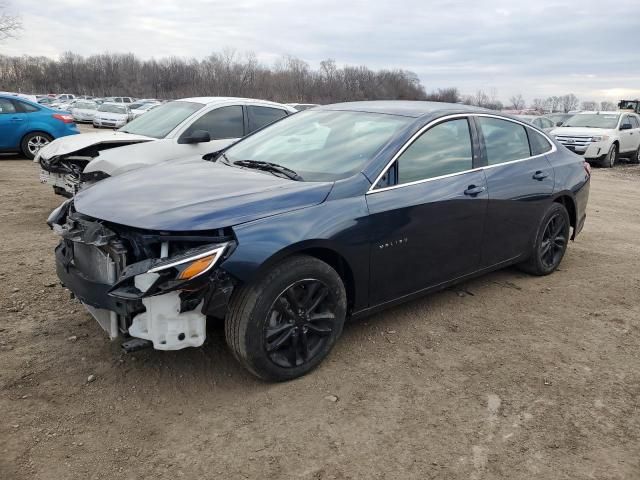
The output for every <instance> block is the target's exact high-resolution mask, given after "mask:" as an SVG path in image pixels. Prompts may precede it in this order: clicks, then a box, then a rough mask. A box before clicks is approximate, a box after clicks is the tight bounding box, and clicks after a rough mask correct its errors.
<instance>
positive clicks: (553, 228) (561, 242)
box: [538, 212, 569, 270]
mask: <svg viewBox="0 0 640 480" xmlns="http://www.w3.org/2000/svg"><path fill="white" fill-rule="evenodd" d="M568 240H569V224H568V223H567V221H566V218H565V216H564V215H562V214H561V213H560V212H557V213H555V214H554V215H553V216H552V217H551V218H549V220H548V221H547V225H546V227H545V229H544V233H543V234H542V242H540V246H539V247H538V255H539V257H540V261H541V262H542V264H543V265H544V266H545V267H546V268H548V269H553V270H555V269H556V267H557V266H558V264H559V263H560V260H562V256H563V255H564V252H565V250H566V248H567V242H568Z"/></svg>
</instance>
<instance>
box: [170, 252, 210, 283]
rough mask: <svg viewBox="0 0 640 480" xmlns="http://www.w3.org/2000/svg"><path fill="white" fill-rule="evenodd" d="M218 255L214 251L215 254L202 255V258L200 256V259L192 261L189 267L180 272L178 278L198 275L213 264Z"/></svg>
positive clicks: (183, 278) (186, 278)
mask: <svg viewBox="0 0 640 480" xmlns="http://www.w3.org/2000/svg"><path fill="white" fill-rule="evenodd" d="M217 256H218V254H217V253H214V254H213V255H209V256H207V257H202V258H199V259H198V260H195V261H193V262H191V264H190V265H189V266H188V267H187V268H185V269H184V270H183V271H182V272H180V275H178V278H179V279H180V280H190V279H192V278H194V277H197V276H198V275H200V274H201V273H203V272H205V271H206V270H207V269H208V268H209V267H210V266H211V264H212V263H213V262H214V261H215V259H216V257H217Z"/></svg>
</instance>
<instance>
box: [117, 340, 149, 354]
mask: <svg viewBox="0 0 640 480" xmlns="http://www.w3.org/2000/svg"><path fill="white" fill-rule="evenodd" d="M151 347H153V342H152V341H151V340H144V339H142V338H135V337H133V338H130V339H129V340H127V341H126V342H122V350H124V353H133V352H137V351H138V350H144V349H145V348H151Z"/></svg>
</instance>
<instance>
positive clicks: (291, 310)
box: [264, 279, 336, 368]
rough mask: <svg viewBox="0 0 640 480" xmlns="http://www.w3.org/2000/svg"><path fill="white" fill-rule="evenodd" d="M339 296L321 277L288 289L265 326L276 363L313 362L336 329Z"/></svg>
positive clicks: (297, 363) (283, 293)
mask: <svg viewBox="0 0 640 480" xmlns="http://www.w3.org/2000/svg"><path fill="white" fill-rule="evenodd" d="M335 303H336V301H335V298H332V295H331V294H330V291H329V288H328V287H327V286H326V285H325V284H324V283H323V282H322V281H320V280H318V279H305V280H300V281H298V282H296V283H294V284H293V285H290V286H289V287H287V288H286V290H284V291H283V292H282V293H281V294H280V296H279V297H278V298H277V299H276V301H275V302H274V303H273V305H272V306H271V309H270V311H269V313H268V314H267V322H266V323H265V328H264V342H265V343H264V346H265V349H266V351H267V353H268V355H269V358H270V359H271V361H272V362H273V363H275V364H276V365H278V366H280V367H284V368H290V367H297V366H299V365H302V364H304V363H306V362H309V361H311V360H312V359H313V358H314V357H315V356H316V355H318V353H319V352H321V351H322V349H323V347H324V346H325V344H326V343H327V341H328V340H329V338H330V336H331V332H332V331H333V329H334V328H335V325H334V322H335V321H336V313H335Z"/></svg>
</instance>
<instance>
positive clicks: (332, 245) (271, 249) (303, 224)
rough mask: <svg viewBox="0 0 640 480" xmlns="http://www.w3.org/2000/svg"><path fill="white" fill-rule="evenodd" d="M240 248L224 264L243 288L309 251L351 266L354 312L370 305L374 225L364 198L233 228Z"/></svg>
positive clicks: (340, 201) (276, 216)
mask: <svg viewBox="0 0 640 480" xmlns="http://www.w3.org/2000/svg"><path fill="white" fill-rule="evenodd" d="M233 230H234V233H235V235H236V238H237V241H238V246H237V248H236V250H235V251H234V252H233V254H232V255H231V256H230V257H229V258H228V259H227V260H226V261H225V262H224V263H222V264H221V265H220V267H221V268H222V269H224V270H225V271H227V272H228V273H230V274H231V275H233V276H234V277H236V278H237V279H239V280H240V281H241V282H243V283H248V282H251V281H253V280H254V279H255V278H257V277H258V276H260V275H261V273H263V272H264V271H266V270H268V269H269V267H270V266H271V265H273V264H275V263H277V262H278V261H280V260H282V259H283V258H285V257H287V256H290V255H293V254H295V253H298V252H303V251H305V250H310V249H324V250H329V251H331V252H333V253H335V254H337V255H339V256H340V257H342V259H344V261H346V263H347V265H348V267H349V269H350V271H351V274H352V275H353V281H354V285H353V286H352V287H353V293H354V299H353V306H354V309H355V310H358V309H360V308H364V307H365V306H367V303H368V282H369V245H370V242H369V223H368V210H367V205H366V201H365V198H364V195H362V196H358V197H348V198H339V199H335V200H327V201H325V202H324V203H322V204H320V205H316V206H313V207H309V208H304V209H301V210H296V211H293V212H288V213H284V214H280V215H275V216H271V217H267V218H263V219H260V220H256V221H253V222H248V223H245V224H241V225H238V226H236V227H234V229H233Z"/></svg>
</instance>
